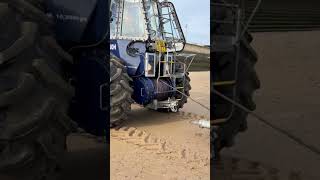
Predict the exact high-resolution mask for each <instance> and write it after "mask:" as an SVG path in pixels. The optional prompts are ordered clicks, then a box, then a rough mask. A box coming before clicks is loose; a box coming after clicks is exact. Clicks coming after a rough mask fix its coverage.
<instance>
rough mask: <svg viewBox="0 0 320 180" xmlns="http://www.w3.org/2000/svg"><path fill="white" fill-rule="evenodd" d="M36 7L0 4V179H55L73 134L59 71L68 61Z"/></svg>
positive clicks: (19, 0)
mask: <svg viewBox="0 0 320 180" xmlns="http://www.w3.org/2000/svg"><path fill="white" fill-rule="evenodd" d="M41 7H42V6H41V1H40V0H14V1H7V0H0V24H1V25H2V26H1V29H0V83H1V87H0V179H1V178H2V177H3V176H5V177H10V178H13V179H26V180H38V179H48V178H52V177H55V170H56V167H57V166H58V163H59V162H60V160H61V158H62V156H63V153H64V152H65V150H66V136H67V135H68V134H69V133H70V132H71V131H74V130H75V129H76V124H75V123H74V122H73V121H72V120H71V119H70V118H69V117H68V115H67V109H68V106H69V101H70V100H71V97H72V96H73V93H74V90H73V87H72V86H70V85H69V84H68V83H67V82H68V78H69V77H67V76H66V75H65V74H66V73H65V72H64V70H65V68H64V67H63V66H64V65H65V64H66V63H69V64H70V65H71V63H72V56H70V55H68V53H66V52H64V51H63V50H62V48H61V47H59V45H58V44H57V43H56V41H55V40H54V39H55V38H54V37H53V36H52V33H51V32H50V25H52V22H51V20H49V19H48V18H47V16H46V15H45V13H44V12H43V11H42V9H41ZM4 24H6V26H3V25H4ZM48 47H49V48H50V49H53V50H54V52H53V53H52V52H51V51H49V50H48Z"/></svg>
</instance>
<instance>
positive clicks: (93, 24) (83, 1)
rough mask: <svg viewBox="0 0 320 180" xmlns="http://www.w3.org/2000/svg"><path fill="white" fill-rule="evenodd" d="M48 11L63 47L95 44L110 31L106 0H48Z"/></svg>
mask: <svg viewBox="0 0 320 180" xmlns="http://www.w3.org/2000/svg"><path fill="white" fill-rule="evenodd" d="M45 3H46V13H47V15H48V16H49V17H51V18H52V19H53V20H54V21H55V27H54V28H55V31H56V37H57V40H58V41H59V43H60V44H61V45H62V46H63V47H71V46H76V45H80V44H88V43H90V44H93V43H96V42H98V41H99V40H101V39H102V38H103V36H104V35H105V34H106V33H107V32H108V31H109V25H108V24H107V22H108V13H109V10H108V9H107V6H108V4H107V1H106V0H77V1H76V2H75V1H74V0H48V1H45Z"/></svg>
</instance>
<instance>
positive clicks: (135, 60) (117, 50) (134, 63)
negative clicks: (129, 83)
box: [110, 40, 146, 76]
mask: <svg viewBox="0 0 320 180" xmlns="http://www.w3.org/2000/svg"><path fill="white" fill-rule="evenodd" d="M130 42H131V41H130V40H110V52H111V53H112V54H114V55H115V56H116V57H118V58H119V59H121V60H122V61H123V62H124V64H125V65H126V66H127V68H128V69H127V71H128V74H129V75H130V76H137V75H141V74H143V75H144V54H145V52H146V47H145V43H141V42H137V43H135V44H134V45H133V47H135V48H138V49H139V51H140V53H141V55H140V56H137V57H132V56H129V55H128V54H127V51H126V50H127V46H128V44H129V43H130Z"/></svg>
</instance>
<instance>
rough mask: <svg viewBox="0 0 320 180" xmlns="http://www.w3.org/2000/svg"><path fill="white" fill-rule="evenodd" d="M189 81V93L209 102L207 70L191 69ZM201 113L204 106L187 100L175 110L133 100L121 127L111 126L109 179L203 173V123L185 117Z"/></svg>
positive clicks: (205, 114) (206, 144)
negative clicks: (149, 106)
mask: <svg viewBox="0 0 320 180" xmlns="http://www.w3.org/2000/svg"><path fill="white" fill-rule="evenodd" d="M191 85H192V90H191V97H193V98H195V99H196V100H198V101H200V102H201V103H204V104H205V105H206V106H209V103H210V100H209V72H196V73H191ZM201 118H209V111H208V110H205V109H203V108H202V107H201V106H199V105H197V104H195V103H194V102H192V101H190V100H189V102H188V104H186V106H185V107H184V108H183V109H182V110H181V112H179V113H160V112H155V111H152V110H147V109H144V108H141V107H139V106H137V105H134V106H133V111H132V113H131V115H130V118H129V120H128V121H127V123H126V124H125V127H127V128H122V129H119V130H112V131H111V144H110V149H111V153H110V159H111V172H110V173H111V179H113V180H123V179H154V180H156V179H159V180H160V179H161V180H166V179H168V180H169V179H177V180H180V179H209V178H210V177H209V176H210V132H209V129H202V128H199V127H198V126H196V125H193V124H191V123H190V121H191V120H197V119H201ZM129 127H131V128H129Z"/></svg>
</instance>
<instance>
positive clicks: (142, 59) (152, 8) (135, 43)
mask: <svg viewBox="0 0 320 180" xmlns="http://www.w3.org/2000/svg"><path fill="white" fill-rule="evenodd" d="M110 9H111V19H110V52H111V62H110V78H111V84H110V93H111V112H110V125H111V126H115V125H117V124H119V123H121V121H123V120H124V119H126V117H127V114H128V112H129V111H130V106H131V103H133V102H135V103H137V104H139V105H141V106H144V107H146V108H149V109H154V110H159V111H170V112H177V111H178V110H179V109H180V108H182V107H183V105H184V104H185V103H186V102H187V98H188V96H189V90H190V89H191V87H190V84H189V81H190V78H189V77H188V73H187V69H188V65H189V62H190V61H188V59H187V60H186V58H182V57H181V54H178V52H181V51H182V50H183V48H184V46H185V37H184V34H183V31H182V29H181V25H180V22H179V19H178V17H177V14H176V10H175V8H174V5H173V4H172V3H171V2H168V1H162V2H159V1H157V0H112V1H111V5H110Z"/></svg>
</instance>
